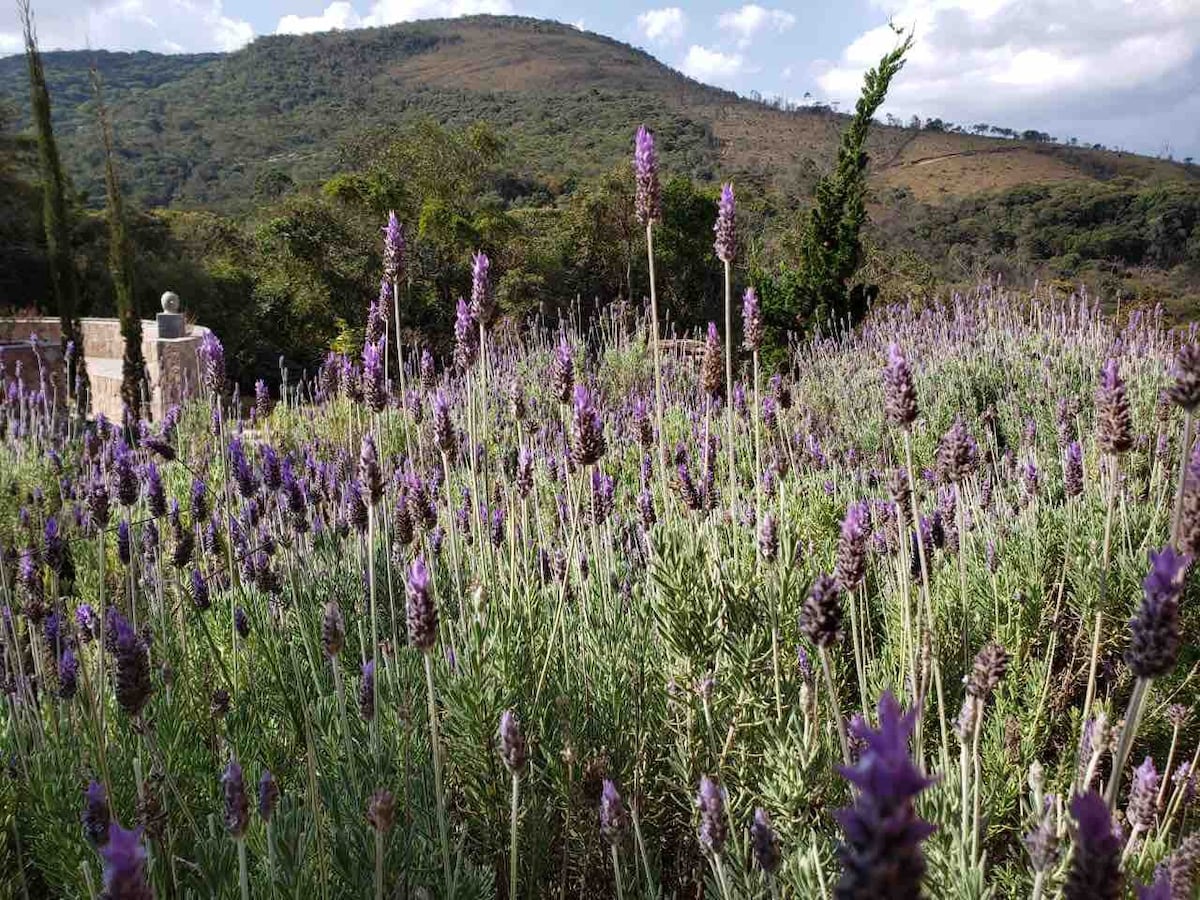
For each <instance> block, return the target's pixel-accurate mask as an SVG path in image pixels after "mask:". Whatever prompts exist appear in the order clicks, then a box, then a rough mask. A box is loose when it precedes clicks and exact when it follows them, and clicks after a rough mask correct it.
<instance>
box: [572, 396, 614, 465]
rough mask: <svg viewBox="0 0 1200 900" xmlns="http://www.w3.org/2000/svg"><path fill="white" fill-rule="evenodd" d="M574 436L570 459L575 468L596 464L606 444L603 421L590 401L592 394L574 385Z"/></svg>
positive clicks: (606, 447) (603, 452) (605, 448)
mask: <svg viewBox="0 0 1200 900" xmlns="http://www.w3.org/2000/svg"><path fill="white" fill-rule="evenodd" d="M574 424H575V428H574V434H573V435H572V442H571V458H572V459H573V460H574V462H575V464H576V465H577V466H588V465H591V464H592V463H595V462H598V461H599V459H600V457H602V456H603V455H604V454H605V451H607V449H608V444H607V442H606V441H605V439H604V420H603V419H601V418H600V411H599V410H598V409H596V405H595V403H594V401H593V400H592V392H591V391H589V390H588V389H587V386H586V385H582V384H577V385H575V417H574Z"/></svg>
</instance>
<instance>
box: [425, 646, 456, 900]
mask: <svg viewBox="0 0 1200 900" xmlns="http://www.w3.org/2000/svg"><path fill="white" fill-rule="evenodd" d="M422 655H423V657H424V660H425V686H426V687H427V688H428V689H429V742H430V745H431V747H432V750H433V781H434V790H435V792H436V795H437V817H438V833H439V835H440V837H441V841H442V869H443V871H444V874H445V878H446V896H447V897H451V898H453V896H454V876H453V874H452V873H451V869H450V829H449V828H448V827H447V825H446V794H445V787H444V785H443V781H442V742H441V739H440V738H439V737H438V715H437V695H436V694H435V693H434V689H433V659H432V657H431V655H430V654H429V653H428V652H426V653H424V654H422Z"/></svg>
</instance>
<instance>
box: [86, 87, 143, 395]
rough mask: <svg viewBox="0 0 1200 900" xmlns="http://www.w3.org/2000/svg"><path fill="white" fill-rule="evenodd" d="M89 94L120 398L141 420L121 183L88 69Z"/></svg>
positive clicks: (137, 321) (99, 94)
mask: <svg viewBox="0 0 1200 900" xmlns="http://www.w3.org/2000/svg"><path fill="white" fill-rule="evenodd" d="M91 76H92V92H93V93H94V94H95V97H96V113H97V115H98V117H99V120H100V121H99V124H100V140H101V142H102V143H103V144H104V191H105V196H106V200H107V207H108V210H107V212H108V270H109V273H110V274H111V275H112V280H113V293H114V294H115V295H116V300H117V318H118V320H119V321H120V323H121V337H122V338H123V339H124V342H125V349H124V352H123V354H122V357H121V399H122V400H123V401H124V402H125V405H126V406H127V407H128V408H129V410H130V411H131V412H132V413H133V414H134V415H135V416H137V417H139V418H140V417H141V411H142V401H143V399H144V398H145V397H147V396H148V391H147V389H148V386H149V385H148V382H147V379H146V358H145V356H143V355H142V317H141V316H140V315H138V311H137V307H136V305H135V303H134V294H133V245H132V244H131V243H130V241H129V234H128V232H127V231H126V230H125V205H124V201H123V200H122V199H121V181H120V179H119V178H118V176H117V160H116V154H115V153H114V152H113V130H112V120H111V119H110V118H109V116H108V107H107V106H105V104H104V91H103V85H102V84H101V81H100V72H99V70H97V69H96V67H95V66H94V65H93V66H92V71H91Z"/></svg>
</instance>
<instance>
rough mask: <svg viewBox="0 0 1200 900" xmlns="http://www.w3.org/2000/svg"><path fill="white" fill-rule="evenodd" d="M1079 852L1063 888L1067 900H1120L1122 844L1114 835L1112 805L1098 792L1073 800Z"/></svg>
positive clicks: (1073, 859)
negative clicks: (1110, 812) (1110, 810)
mask: <svg viewBox="0 0 1200 900" xmlns="http://www.w3.org/2000/svg"><path fill="white" fill-rule="evenodd" d="M1071 815H1072V816H1074V818H1075V823H1076V829H1075V852H1074V853H1073V854H1072V855H1071V869H1070V871H1069V872H1067V881H1066V884H1064V885H1063V898H1064V900H1118V898H1119V897H1121V896H1122V892H1121V842H1120V841H1119V840H1118V839H1117V836H1116V835H1115V834H1114V833H1113V826H1112V819H1111V818H1110V817H1109V814H1108V806H1107V805H1105V803H1104V799H1103V798H1102V797H1101V796H1100V795H1099V794H1097V793H1096V792H1095V791H1089V792H1088V793H1086V794H1077V795H1076V796H1075V799H1074V800H1072V801H1071Z"/></svg>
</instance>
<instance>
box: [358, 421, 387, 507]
mask: <svg viewBox="0 0 1200 900" xmlns="http://www.w3.org/2000/svg"><path fill="white" fill-rule="evenodd" d="M358 479H359V481H360V482H362V486H363V488H364V489H365V490H366V495H367V499H368V500H369V501H370V503H371V505H372V506H378V505H379V501H380V500H382V499H383V474H382V473H381V472H380V471H379V453H378V452H377V451H376V449H375V438H374V437H373V436H372V435H371V433H370V432H367V433H366V434H364V435H363V438H362V442H361V443H360V444H359V452H358Z"/></svg>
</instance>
